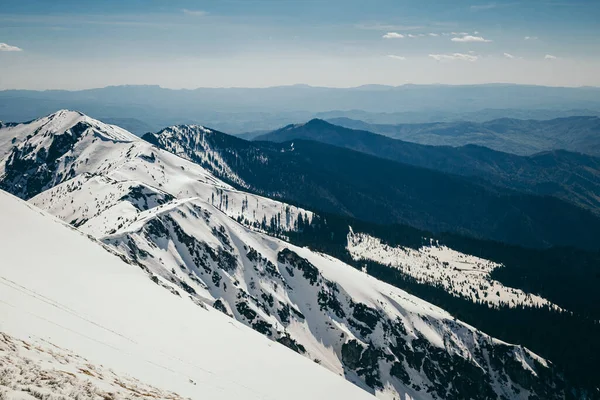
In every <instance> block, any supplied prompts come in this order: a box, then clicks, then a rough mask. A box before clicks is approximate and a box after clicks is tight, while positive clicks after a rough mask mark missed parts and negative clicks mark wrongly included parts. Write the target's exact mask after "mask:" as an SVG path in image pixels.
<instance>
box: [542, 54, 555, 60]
mask: <svg viewBox="0 0 600 400" xmlns="http://www.w3.org/2000/svg"><path fill="white" fill-rule="evenodd" d="M557 58H558V57H556V56H553V55H552V54H546V55H545V56H544V60H556V59H557Z"/></svg>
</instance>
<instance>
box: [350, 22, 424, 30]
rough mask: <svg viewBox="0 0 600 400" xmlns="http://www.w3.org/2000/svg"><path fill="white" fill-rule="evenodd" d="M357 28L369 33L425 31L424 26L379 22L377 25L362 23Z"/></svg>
mask: <svg viewBox="0 0 600 400" xmlns="http://www.w3.org/2000/svg"><path fill="white" fill-rule="evenodd" d="M355 27H356V28H358V29H364V30H369V31H388V32H390V31H415V30H418V29H423V26H420V25H393V24H382V23H379V22H375V23H361V24H356V25H355Z"/></svg>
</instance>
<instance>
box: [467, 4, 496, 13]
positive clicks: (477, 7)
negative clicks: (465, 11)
mask: <svg viewBox="0 0 600 400" xmlns="http://www.w3.org/2000/svg"><path fill="white" fill-rule="evenodd" d="M496 7H497V5H496V3H490V4H476V5H473V6H471V10H473V11H483V10H491V9H492V8H496Z"/></svg>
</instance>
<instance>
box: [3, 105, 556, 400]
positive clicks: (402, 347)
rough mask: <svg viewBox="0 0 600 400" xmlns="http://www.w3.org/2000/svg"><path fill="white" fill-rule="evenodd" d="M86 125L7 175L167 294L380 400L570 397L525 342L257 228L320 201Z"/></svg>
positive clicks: (7, 164) (31, 154)
mask: <svg viewBox="0 0 600 400" xmlns="http://www.w3.org/2000/svg"><path fill="white" fill-rule="evenodd" d="M63 113H64V112H63ZM58 114H60V113H58ZM54 118H56V117H54ZM65 120H68V121H71V120H70V119H67V118H65ZM34 123H37V122H35V121H34ZM34 123H32V124H34ZM89 124H90V126H93V128H90V127H89V126H87V125H86V126H84V127H81V126H80V127H79V128H75V126H77V125H75V126H70V127H69V124H66V125H63V126H61V127H59V128H57V127H54V128H53V130H50V131H46V132H45V133H41V131H37V133H36V130H37V128H36V130H33V131H30V132H29V133H27V135H25V138H24V139H22V140H21V141H15V142H18V143H17V144H16V145H15V146H14V147H13V148H12V149H11V150H9V151H8V153H7V154H8V155H7V156H6V157H5V158H4V159H3V160H0V183H1V184H2V185H3V187H6V188H8V189H9V190H11V191H13V192H14V193H17V194H19V195H21V196H22V197H25V198H30V197H32V196H35V197H33V198H31V199H30V201H31V202H32V203H33V204H35V205H37V206H39V207H41V208H43V209H45V210H47V211H49V212H50V213H52V214H53V215H56V216H58V217H60V218H61V219H63V220H64V221H66V222H69V223H71V224H73V225H75V226H77V227H78V228H79V229H80V230H81V231H83V232H84V233H87V234H90V235H92V236H93V237H95V238H97V239H100V240H102V241H103V242H104V243H106V244H107V245H108V246H109V247H110V248H111V249H113V251H116V252H118V254H121V255H123V257H125V259H126V260H127V261H129V263H131V264H133V265H138V266H140V267H142V268H143V269H144V270H146V271H147V272H148V273H149V274H151V277H152V280H153V281H154V282H155V283H156V284H158V285H160V286H163V287H164V288H167V289H168V291H164V292H165V293H167V294H168V293H169V292H171V293H173V294H174V295H176V296H182V297H186V298H187V297H189V298H190V299H191V300H192V301H190V300H189V299H188V300H187V303H189V304H190V305H192V306H193V307H196V308H200V307H199V306H203V305H204V304H208V305H212V306H213V307H214V308H216V309H218V310H220V311H222V312H224V313H226V314H229V315H231V316H233V317H234V318H235V319H236V320H239V321H241V322H243V323H244V324H245V325H247V326H250V327H252V328H253V329H255V330H257V331H259V332H261V333H263V334H264V335H266V336H268V337H270V338H271V339H272V340H276V341H278V342H280V343H282V344H284V345H286V346H288V347H290V348H292V349H293V350H295V351H297V352H299V353H301V354H304V355H305V356H306V357H308V358H310V359H313V360H315V361H317V362H319V363H321V364H322V365H323V366H324V367H326V368H328V369H330V370H331V371H334V372H335V373H338V374H342V375H345V376H346V378H347V379H348V380H350V381H352V382H355V383H356V384H357V385H359V386H361V387H363V388H365V389H366V390H368V391H370V392H372V393H376V394H377V395H378V396H379V397H382V398H395V397H398V396H399V395H401V396H403V398H404V397H405V395H406V396H408V397H409V398H410V397H414V398H423V399H433V398H470V397H471V398H475V397H477V398H489V399H496V398H498V397H499V396H505V397H507V398H511V399H512V398H515V399H526V398H527V397H528V395H529V394H530V393H531V392H532V391H533V392H535V394H537V395H538V396H541V397H543V398H550V399H551V398H560V397H561V392H560V390H561V389H560V384H561V381H562V380H561V378H560V377H559V376H557V375H556V374H555V373H554V372H553V369H552V367H551V366H550V365H548V364H547V363H546V362H545V361H544V360H542V359H540V358H539V357H537V356H535V355H533V354H532V353H530V352H529V351H527V350H525V349H523V348H521V347H515V346H511V345H508V344H505V343H502V342H500V341H497V340H494V339H493V338H490V337H489V336H487V335H485V334H483V333H481V332H479V331H477V330H475V329H473V328H472V327H469V326H467V325H465V324H463V323H461V322H459V321H455V320H454V319H453V318H452V316H450V315H449V314H447V313H445V312H444V311H442V310H440V309H439V308H436V307H433V306H431V305H430V304H428V303H426V302H423V301H421V300H420V299H418V298H415V297H414V296H409V295H408V294H406V293H405V292H403V291H401V290H399V289H397V288H394V287H391V286H389V285H386V284H383V283H381V282H379V281H376V280H374V279H373V278H370V277H369V276H367V275H366V274H364V273H361V272H359V271H356V270H355V269H353V268H351V267H350V266H348V265H346V264H343V263H341V262H340V261H339V260H335V259H332V258H330V257H327V256H322V255H319V254H315V253H313V252H311V251H309V250H308V249H301V248H297V247H295V246H291V245H289V244H287V243H285V242H283V241H281V240H278V239H274V238H272V237H269V236H267V235H265V234H263V233H260V232H257V231H260V230H266V228H267V227H268V228H269V229H268V230H269V231H274V232H280V231H282V230H290V229H294V226H296V224H297V221H298V219H299V218H300V215H302V219H310V218H312V214H311V213H309V212H306V211H304V210H301V209H297V208H295V207H292V206H289V205H286V204H283V203H280V202H277V201H273V200H270V199H266V198H263V197H260V196H255V195H251V194H249V193H245V192H240V191H237V190H234V189H232V188H231V187H230V186H229V185H227V184H225V183H223V182H221V181H219V180H218V179H216V178H214V177H213V176H212V175H211V174H209V173H208V172H207V171H206V170H204V169H203V168H202V167H201V166H199V165H196V164H193V163H191V162H189V161H186V160H183V159H181V158H179V157H177V156H176V155H173V154H171V153H167V152H164V151H162V150H159V149H157V148H155V147H153V146H152V145H150V144H149V143H147V142H143V141H141V140H137V139H135V140H134V139H132V141H123V140H122V138H121V139H116V138H112V139H106V140H98V139H97V137H98V136H102V137H104V138H107V137H108V136H109V135H107V134H105V133H103V130H104V129H105V128H103V124H102V123H101V122H98V121H93V122H91V123H89ZM36 126H37V125H36ZM84 128H85V129H84ZM110 129H111V128H106V131H110ZM198 129H199V128H198V127H196V128H194V130H198ZM98 130H100V132H98ZM4 133H5V132H4V131H3V130H2V129H0V136H1V135H2V134H4ZM188 133H189V134H190V135H193V132H191V133H190V132H188ZM202 134H208V133H207V132H205V131H204V130H202ZM30 135H31V136H30ZM38 135H41V137H38ZM28 136H30V137H28ZM127 140H129V139H127ZM193 140H196V141H197V142H201V139H193ZM57 143H58V144H57ZM65 143H66V144H65ZM57 148H58V149H60V151H58V150H56V149H57ZM52 149H55V150H52ZM199 152H200V150H199ZM48 154H53V156H52V157H48ZM199 154H201V152H200V153H199ZM90 155H91V157H90ZM199 157H200V156H199ZM209 161H210V157H209ZM213 161H214V158H213ZM40 177H45V178H44V179H43V180H41V181H39V178H40ZM39 183H42V184H39ZM236 221H237V222H236ZM238 222H239V223H238ZM242 224H243V225H244V226H245V227H244V226H242ZM247 227H251V228H252V229H253V230H249V229H247ZM110 291H111V290H110V289H108V290H106V292H107V295H110ZM207 326H210V325H207ZM151 383H152V382H151Z"/></svg>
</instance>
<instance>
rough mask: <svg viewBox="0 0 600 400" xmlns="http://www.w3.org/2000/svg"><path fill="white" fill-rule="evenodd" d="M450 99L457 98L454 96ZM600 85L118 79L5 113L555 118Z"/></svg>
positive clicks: (139, 130)
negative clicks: (170, 84) (176, 86)
mask: <svg viewBox="0 0 600 400" xmlns="http://www.w3.org/2000/svg"><path fill="white" fill-rule="evenodd" d="M448 99H452V100H451V101H448ZM599 99H600V89H598V88H554V87H542V86H523V85H471V86H444V85H404V86H398V87H391V86H373V85H371V86H363V87H358V88H346V89H339V88H323V87H310V86H305V85H297V86H283V87H272V88H256V89H250V88H200V89H196V90H171V89H164V88H160V87H158V86H113V87H106V88H99V89H89V90H79V91H63V90H48V91H31V90H6V91H0V120H4V121H28V120H31V119H34V118H37V117H38V116H39V115H45V114H50V113H52V112H54V111H56V110H57V109H60V108H71V109H77V110H81V111H83V112H85V113H86V114H88V115H90V116H93V117H95V118H101V119H102V120H107V121H109V120H110V121H114V122H119V123H120V124H121V125H122V127H124V128H127V129H131V131H132V132H134V133H136V134H138V135H143V134H144V133H146V132H148V131H151V132H155V131H158V130H159V129H162V128H163V127H165V126H170V125H175V124H206V125H208V126H212V127H214V128H215V129H219V130H222V131H224V132H231V133H244V132H253V131H261V130H265V131H268V130H274V129H277V128H278V127H281V126H284V125H287V124H290V123H295V122H299V121H307V120H309V119H311V118H322V119H327V118H337V117H346V118H352V119H358V120H363V121H366V122H369V123H380V124H390V123H391V124H397V123H423V122H439V121H460V120H468V121H479V122H481V121H487V120H491V119H497V118H502V117H510V118H521V119H550V118H556V117H568V116H573V115H600V100H599Z"/></svg>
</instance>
